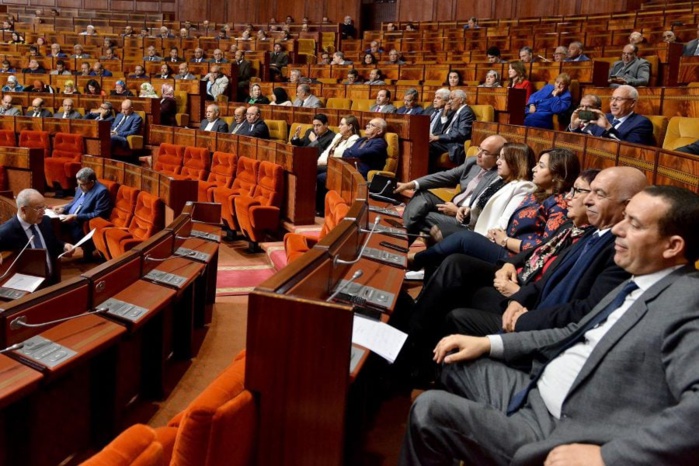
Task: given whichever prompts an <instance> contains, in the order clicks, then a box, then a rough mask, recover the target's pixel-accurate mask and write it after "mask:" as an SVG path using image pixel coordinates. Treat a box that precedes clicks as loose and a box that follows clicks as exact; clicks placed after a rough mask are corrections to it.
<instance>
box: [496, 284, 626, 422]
mask: <svg viewBox="0 0 699 466" xmlns="http://www.w3.org/2000/svg"><path fill="white" fill-rule="evenodd" d="M636 289H638V285H637V284H636V282H634V281H629V282H628V283H626V285H624V287H623V288H622V289H621V291H620V292H619V294H617V295H616V296H615V297H614V299H613V300H612V302H610V303H609V304H608V305H607V306H606V307H605V308H604V309H602V310H601V311H599V312H598V313H597V315H595V316H594V317H593V318H591V319H590V320H588V321H587V322H586V323H585V324H583V325H581V326H580V327H578V328H577V330H575V331H574V332H573V333H571V334H570V335H568V336H567V337H566V338H564V339H563V340H561V341H559V342H558V343H557V344H556V345H555V346H554V347H552V348H551V350H550V353H551V357H550V358H549V360H548V361H547V362H546V364H544V365H542V366H541V367H540V368H539V370H538V371H537V372H536V374H534V376H533V377H532V379H531V380H530V381H529V384H528V385H527V386H526V387H525V388H524V389H522V390H520V391H519V392H517V393H515V395H514V396H513V397H512V399H511V400H510V403H509V404H508V405H507V415H508V416H510V415H512V414H514V413H516V412H517V411H519V409H520V408H521V407H522V406H524V403H525V401H526V400H527V395H529V392H530V391H531V389H532V388H534V387H536V384H537V382H538V381H539V378H540V377H541V375H542V374H543V373H544V369H546V366H547V365H548V363H549V362H551V361H553V360H554V359H555V358H556V357H558V355H560V354H561V353H563V352H564V351H565V350H567V349H568V348H570V347H572V346H573V345H575V344H576V343H578V342H579V341H580V340H582V339H583V338H584V336H585V333H586V332H587V331H588V330H590V329H592V328H594V327H595V326H597V325H599V324H601V323H602V322H604V321H605V320H607V317H609V315H610V314H611V313H612V312H614V311H616V310H617V309H619V307H621V305H622V304H624V300H625V299H626V297H627V296H628V295H629V294H631V293H632V292H633V291H634V290H636Z"/></svg>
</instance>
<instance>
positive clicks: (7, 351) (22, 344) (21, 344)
mask: <svg viewBox="0 0 699 466" xmlns="http://www.w3.org/2000/svg"><path fill="white" fill-rule="evenodd" d="M22 348H24V343H15V344H14V345H12V346H8V347H7V348H5V349H1V350H0V354H2V353H9V352H10V351H14V350H18V349H22Z"/></svg>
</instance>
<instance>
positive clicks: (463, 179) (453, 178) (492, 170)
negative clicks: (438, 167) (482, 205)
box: [395, 135, 507, 234]
mask: <svg viewBox="0 0 699 466" xmlns="http://www.w3.org/2000/svg"><path fill="white" fill-rule="evenodd" d="M506 142H507V141H506V140H505V138H503V137H502V136H498V135H493V136H488V137H487V138H485V139H484V140H483V142H481V145H480V147H479V148H478V149H479V150H478V155H477V156H476V157H470V158H469V159H468V160H466V161H465V162H464V163H462V164H461V165H459V166H458V167H456V168H452V169H451V170H447V171H444V172H438V173H433V174H431V175H427V176H423V177H421V178H418V179H417V180H414V181H408V182H407V183H398V184H397V185H396V190H395V192H396V193H401V192H403V191H406V190H408V189H412V190H415V191H416V193H415V195H414V196H413V198H412V199H411V200H410V202H409V203H408V205H407V206H406V207H405V211H404V212H403V222H404V223H405V228H406V229H407V230H408V233H410V234H418V233H420V232H421V231H423V232H425V233H427V232H429V231H430V228H431V227H432V226H434V225H437V224H439V223H441V222H449V223H459V220H457V213H458V210H459V207H461V206H471V205H473V203H474V202H475V201H476V199H478V196H480V195H481V194H482V193H483V190H485V188H486V187H487V186H488V185H489V184H490V183H491V182H492V181H493V180H494V179H495V178H496V177H497V176H498V174H497V167H496V166H495V162H496V161H497V157H498V155H500V149H502V146H503V145H504V144H505V143H506ZM457 184H458V185H459V186H460V187H461V192H459V194H457V195H456V196H454V198H453V199H452V200H451V202H444V201H443V200H442V199H440V198H439V197H438V196H436V195H435V194H433V193H431V192H430V191H428V190H429V189H434V188H453V187H454V186H455V185H457ZM463 221H465V222H466V223H468V221H469V216H468V215H466V216H465V218H463Z"/></svg>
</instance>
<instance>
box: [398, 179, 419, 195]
mask: <svg viewBox="0 0 699 466" xmlns="http://www.w3.org/2000/svg"><path fill="white" fill-rule="evenodd" d="M408 189H415V182H414V181H408V182H407V183H400V182H398V183H396V189H394V190H393V192H394V193H396V194H398V193H402V192H403V191H406V190H408Z"/></svg>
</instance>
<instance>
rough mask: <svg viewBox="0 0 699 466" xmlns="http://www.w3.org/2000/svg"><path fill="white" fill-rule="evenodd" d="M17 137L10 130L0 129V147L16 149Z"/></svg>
mask: <svg viewBox="0 0 699 466" xmlns="http://www.w3.org/2000/svg"><path fill="white" fill-rule="evenodd" d="M16 146H17V136H16V135H15V132H14V131H12V130H11V129H0V147H16Z"/></svg>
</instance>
